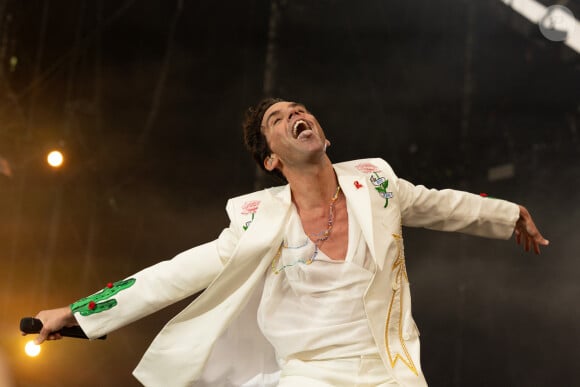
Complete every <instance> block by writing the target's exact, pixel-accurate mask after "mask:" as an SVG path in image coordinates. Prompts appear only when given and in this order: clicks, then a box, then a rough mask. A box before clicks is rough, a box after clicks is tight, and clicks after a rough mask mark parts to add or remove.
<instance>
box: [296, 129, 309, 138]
mask: <svg viewBox="0 0 580 387" xmlns="http://www.w3.org/2000/svg"><path fill="white" fill-rule="evenodd" d="M310 136H312V130H310V129H304V130H303V131H301V132H299V134H298V136H297V137H296V139H297V140H300V139H302V138H307V137H310Z"/></svg>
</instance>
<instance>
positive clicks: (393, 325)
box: [385, 234, 419, 376]
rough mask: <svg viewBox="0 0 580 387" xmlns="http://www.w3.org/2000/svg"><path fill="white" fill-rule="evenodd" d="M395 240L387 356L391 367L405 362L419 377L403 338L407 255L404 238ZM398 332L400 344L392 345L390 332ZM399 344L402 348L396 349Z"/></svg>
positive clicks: (388, 314) (386, 332) (407, 280)
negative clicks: (395, 308)
mask: <svg viewBox="0 0 580 387" xmlns="http://www.w3.org/2000/svg"><path fill="white" fill-rule="evenodd" d="M392 235H393V238H394V239H395V241H396V243H397V258H396V259H395V262H394V263H393V267H392V270H393V273H394V278H395V282H394V283H393V286H392V289H393V296H392V297H391V302H390V304H389V311H388V313H387V324H386V327H385V343H386V349H387V354H388V356H389V362H390V363H391V367H393V368H394V367H395V364H397V361H399V360H400V361H401V362H403V364H405V365H406V366H407V367H408V368H409V369H410V370H411V371H412V372H413V373H414V374H415V375H417V376H419V373H418V372H417V368H416V367H415V363H413V359H412V358H411V355H410V354H409V351H408V350H407V346H406V345H405V340H404V338H403V302H404V300H403V285H404V284H405V283H408V282H409V278H408V277H407V270H406V268H405V255H404V253H403V247H402V245H403V237H402V236H401V235H398V234H392ZM395 303H398V306H399V313H398V314H397V313H395V311H394V310H393V305H395ZM393 330H396V332H397V336H398V339H399V340H398V341H399V342H398V343H396V342H395V343H391V342H390V341H389V336H391V335H389V332H390V331H393ZM397 344H398V345H399V346H400V348H395V346H397Z"/></svg>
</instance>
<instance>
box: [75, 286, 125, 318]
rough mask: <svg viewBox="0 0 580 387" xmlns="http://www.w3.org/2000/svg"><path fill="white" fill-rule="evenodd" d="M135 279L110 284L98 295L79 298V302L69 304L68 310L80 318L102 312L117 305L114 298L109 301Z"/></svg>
mask: <svg viewBox="0 0 580 387" xmlns="http://www.w3.org/2000/svg"><path fill="white" fill-rule="evenodd" d="M135 281H136V279H135V278H128V279H126V280H122V281H117V282H115V283H110V284H108V285H107V287H105V288H104V289H103V290H101V291H100V292H98V293H95V294H93V295H91V296H88V297H85V298H81V299H80V300H78V301H76V302H74V303H72V304H71V306H70V308H71V310H72V312H73V313H77V312H78V313H80V314H81V316H90V315H91V314H95V313H100V312H104V311H105V310H109V309H111V308H112V307H114V306H115V305H117V300H115V299H114V298H113V299H111V300H109V298H111V297H113V296H114V295H115V294H117V293H119V292H120V291H121V290H125V289H128V288H130V287H131V286H133V284H134V283H135Z"/></svg>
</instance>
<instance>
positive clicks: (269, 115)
mask: <svg viewBox="0 0 580 387" xmlns="http://www.w3.org/2000/svg"><path fill="white" fill-rule="evenodd" d="M278 113H280V110H274V111H273V112H270V114H268V116H267V117H266V125H268V123H269V122H270V118H272V116H273V115H275V114H278Z"/></svg>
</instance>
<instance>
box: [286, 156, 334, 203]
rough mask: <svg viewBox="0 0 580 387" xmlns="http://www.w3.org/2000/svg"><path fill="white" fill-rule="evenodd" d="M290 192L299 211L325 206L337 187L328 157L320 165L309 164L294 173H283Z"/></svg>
mask: <svg viewBox="0 0 580 387" xmlns="http://www.w3.org/2000/svg"><path fill="white" fill-rule="evenodd" d="M285 172H286V179H287V180H288V183H289V184H290V189H291V191H292V200H293V201H294V203H295V204H296V206H297V207H298V209H299V210H311V209H315V208H319V207H321V206H327V205H328V202H329V201H330V200H331V198H332V197H333V196H334V194H335V193H336V187H337V185H338V182H337V179H336V174H335V173H334V168H333V167H332V163H331V162H330V160H329V159H328V157H324V158H323V159H322V160H321V162H320V163H316V164H309V165H306V166H303V167H302V168H300V170H296V171H285Z"/></svg>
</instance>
